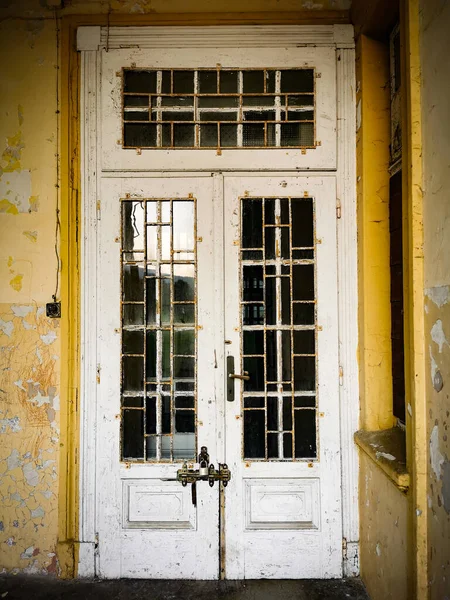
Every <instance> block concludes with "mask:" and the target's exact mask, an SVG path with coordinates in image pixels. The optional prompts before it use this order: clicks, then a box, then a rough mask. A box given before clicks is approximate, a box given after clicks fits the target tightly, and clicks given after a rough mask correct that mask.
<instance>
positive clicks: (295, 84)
mask: <svg viewBox="0 0 450 600" xmlns="http://www.w3.org/2000/svg"><path fill="white" fill-rule="evenodd" d="M158 81H160V82H161V84H160V85H159V84H158ZM314 95H315V90H314V69H304V68H303V69H287V70H284V69H282V70H277V69H265V70H263V69H243V70H239V71H237V70H234V69H222V68H221V67H219V66H218V67H217V68H216V69H206V70H202V69H199V70H197V71H196V70H194V69H177V70H175V71H173V73H171V71H169V70H164V71H157V70H154V69H152V70H144V69H140V70H137V69H124V85H123V115H122V117H123V132H124V139H123V147H124V148H173V149H178V148H210V149H213V148H243V147H244V148H265V147H266V148H289V147H297V148H301V147H314V143H315V142H314V120H315V97H314ZM233 109H234V110H233ZM208 121H210V122H217V123H218V124H219V128H218V129H215V128H214V127H211V126H210V125H207V124H205V123H206V122H208ZM258 121H259V122H260V123H257V122H258ZM281 121H284V123H282V124H280V125H276V126H275V122H281ZM295 121H302V122H298V123H295ZM305 121H311V122H309V123H306V122H305ZM188 122H189V123H191V125H188V124H187V123H188ZM201 122H203V125H202V127H201V129H199V130H198V131H196V129H195V127H196V125H200V123H201ZM184 123H186V124H184ZM227 123H228V124H227ZM231 123H234V125H231ZM238 124H239V125H238Z"/></svg>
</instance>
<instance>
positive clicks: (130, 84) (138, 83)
mask: <svg viewBox="0 0 450 600" xmlns="http://www.w3.org/2000/svg"><path fill="white" fill-rule="evenodd" d="M123 80H124V91H125V92H133V93H142V92H147V93H150V94H154V93H155V92H156V71H137V70H135V69H124V72H123Z"/></svg>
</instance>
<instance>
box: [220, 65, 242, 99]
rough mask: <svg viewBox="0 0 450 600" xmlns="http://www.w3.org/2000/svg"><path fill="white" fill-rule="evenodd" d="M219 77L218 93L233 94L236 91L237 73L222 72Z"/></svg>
mask: <svg viewBox="0 0 450 600" xmlns="http://www.w3.org/2000/svg"><path fill="white" fill-rule="evenodd" d="M219 75H220V93H221V94H235V93H236V92H237V91H238V83H237V75H238V74H237V71H223V70H221V71H220V72H219Z"/></svg>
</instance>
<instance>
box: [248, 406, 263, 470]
mask: <svg viewBox="0 0 450 600" xmlns="http://www.w3.org/2000/svg"><path fill="white" fill-rule="evenodd" d="M264 421H265V417H264V411H263V410H246V411H244V458H265V455H266V452H265V442H264V440H265V423H264Z"/></svg>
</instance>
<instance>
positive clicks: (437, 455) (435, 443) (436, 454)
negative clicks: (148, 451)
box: [430, 425, 444, 479]
mask: <svg viewBox="0 0 450 600" xmlns="http://www.w3.org/2000/svg"><path fill="white" fill-rule="evenodd" d="M430 460H431V467H432V469H433V471H434V474H435V475H436V478H437V479H440V478H441V466H442V465H443V464H444V457H443V456H442V454H441V451H440V450H439V429H438V426H437V425H435V426H434V427H433V430H432V432H431V436H430Z"/></svg>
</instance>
